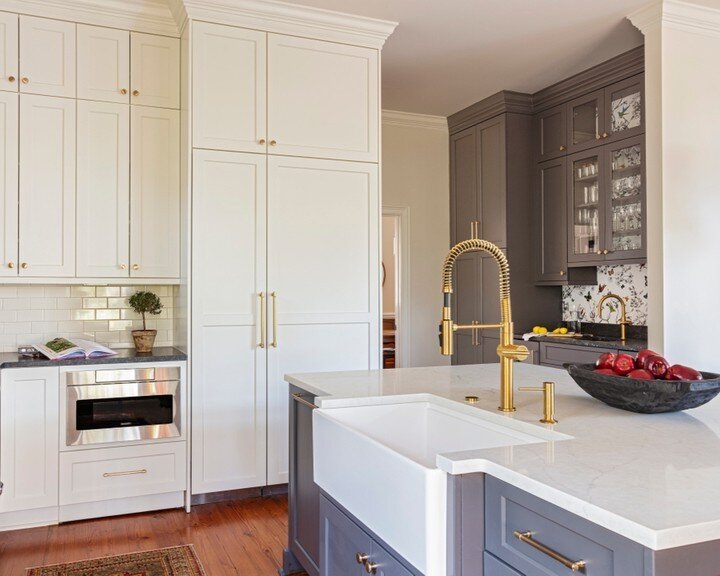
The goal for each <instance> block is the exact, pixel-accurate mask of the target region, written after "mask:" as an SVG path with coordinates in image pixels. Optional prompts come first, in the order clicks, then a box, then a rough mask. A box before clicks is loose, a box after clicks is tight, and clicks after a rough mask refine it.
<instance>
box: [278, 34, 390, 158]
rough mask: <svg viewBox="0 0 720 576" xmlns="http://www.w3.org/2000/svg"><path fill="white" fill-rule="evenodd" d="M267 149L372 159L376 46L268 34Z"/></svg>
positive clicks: (374, 153) (376, 101) (376, 112)
mask: <svg viewBox="0 0 720 576" xmlns="http://www.w3.org/2000/svg"><path fill="white" fill-rule="evenodd" d="M267 85H268V130H267V137H268V143H269V145H270V147H269V148H268V151H269V152H270V153H271V154H287V155H293V156H310V157H318V158H336V159H346V160H363V161H368V162H377V161H378V115H379V95H378V89H379V82H378V51H377V50H374V49H371V48H362V47H357V46H348V45H345V44H335V43H331V42H323V41H320V40H309V39H306V38H297V37H294V36H281V35H277V34H268V82H267Z"/></svg>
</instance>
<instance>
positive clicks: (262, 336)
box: [258, 292, 265, 348]
mask: <svg viewBox="0 0 720 576" xmlns="http://www.w3.org/2000/svg"><path fill="white" fill-rule="evenodd" d="M258 298H260V343H259V344H258V347H259V348H265V292H259V293H258Z"/></svg>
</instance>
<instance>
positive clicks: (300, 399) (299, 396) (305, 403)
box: [292, 392, 368, 564]
mask: <svg viewBox="0 0 720 576" xmlns="http://www.w3.org/2000/svg"><path fill="white" fill-rule="evenodd" d="M292 397H293V400H295V402H299V403H300V404H302V405H303V406H307V407H308V408H310V409H311V410H315V408H317V406H315V404H313V403H312V402H310V401H308V400H305V398H303V395H302V394H300V393H299V392H296V393H295V394H293V395H292ZM358 556H360V552H358V553H357V554H356V555H355V559H356V560H357V558H358ZM367 559H368V557H367V555H365V560H367ZM365 560H362V562H363V563H364V562H365ZM360 562H361V561H358V564H360Z"/></svg>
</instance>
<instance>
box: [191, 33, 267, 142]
mask: <svg viewBox="0 0 720 576" xmlns="http://www.w3.org/2000/svg"><path fill="white" fill-rule="evenodd" d="M266 41H267V34H266V33H265V32H257V31H255V30H246V29H244V28H234V27H230V26H221V25H218V24H208V23H206V22H196V23H194V24H193V146H195V147H196V148H211V149H215V150H235V151H238V152H264V151H265V150H266V148H267V143H266V142H267V138H266V132H265V124H266Z"/></svg>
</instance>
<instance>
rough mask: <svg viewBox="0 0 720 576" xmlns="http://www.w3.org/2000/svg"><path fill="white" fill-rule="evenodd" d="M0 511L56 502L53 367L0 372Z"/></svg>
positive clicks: (55, 379) (55, 380)
mask: <svg viewBox="0 0 720 576" xmlns="http://www.w3.org/2000/svg"><path fill="white" fill-rule="evenodd" d="M0 379H1V380H2V382H1V384H0V470H2V481H3V484H4V486H3V492H2V496H1V497H0V513H2V512H13V511H18V510H32V509H35V508H46V507H50V506H57V505H58V441H59V439H58V430H59V423H58V405H59V398H58V395H59V390H60V384H59V382H58V370H57V368H14V369H12V370H3V371H2V374H1V375H0Z"/></svg>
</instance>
